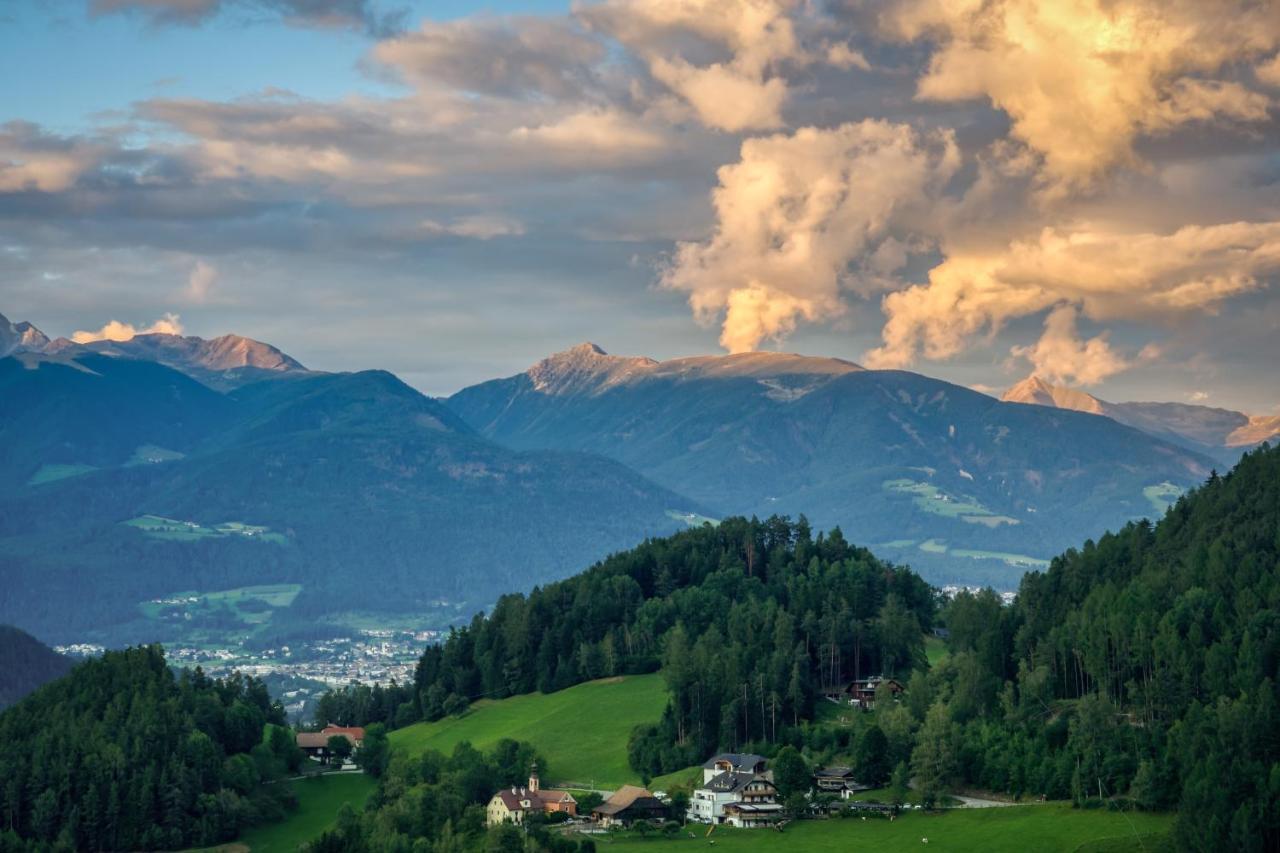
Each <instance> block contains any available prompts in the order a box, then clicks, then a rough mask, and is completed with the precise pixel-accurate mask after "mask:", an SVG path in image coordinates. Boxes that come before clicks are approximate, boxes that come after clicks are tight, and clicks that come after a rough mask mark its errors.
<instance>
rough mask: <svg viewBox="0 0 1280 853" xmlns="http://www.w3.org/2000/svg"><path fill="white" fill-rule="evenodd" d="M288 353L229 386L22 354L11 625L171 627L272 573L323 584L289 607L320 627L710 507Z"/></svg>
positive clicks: (0, 394)
mask: <svg viewBox="0 0 1280 853" xmlns="http://www.w3.org/2000/svg"><path fill="white" fill-rule="evenodd" d="M179 340H181V339H179ZM237 357H238V356H237ZM215 366H218V365H217V364H216V363H215ZM283 367H284V375H285V376H287V377H291V378H290V379H289V380H288V381H281V380H280V379H276V380H274V381H257V382H248V383H247V384H242V385H238V386H237V387H234V388H231V389H218V388H216V387H211V385H210V384H208V383H202V382H198V381H196V379H194V378H192V377H191V376H190V375H188V374H187V373H186V372H180V371H178V370H176V369H174V368H171V367H168V366H166V365H164V364H162V363H159V362H158V361H155V360H150V359H147V358H138V357H124V356H122V355H119V354H111V355H109V354H106V353H102V352H96V351H94V350H93V349H90V348H86V347H80V348H77V349H74V350H72V349H68V350H64V351H62V352H60V353H47V352H46V353H33V352H15V353H14V354H13V355H11V356H10V357H6V358H0V399H4V400H6V401H21V402H20V404H19V405H5V406H0V436H3V441H0V583H3V584H4V586H5V589H6V595H4V596H0V622H6V621H8V622H13V623H15V624H17V625H20V626H21V627H23V628H24V629H26V630H33V631H37V632H39V633H40V634H41V635H43V636H50V637H57V638H59V639H61V638H67V639H73V638H74V639H78V640H84V639H88V638H89V636H90V634H91V633H92V632H97V631H105V630H108V629H109V630H110V632H111V633H110V634H109V635H108V636H107V637H106V639H107V640H109V641H110V642H114V643H121V642H139V641H149V640H153V639H157V636H156V635H155V634H154V633H151V632H152V631H154V630H155V629H156V624H155V623H154V622H152V623H143V622H140V621H139V620H140V611H139V609H138V608H139V606H140V605H141V604H142V603H143V602H146V601H148V600H151V599H154V598H157V597H163V596H165V595H169V594H172V593H175V592H178V591H181V590H190V589H197V590H206V591H208V590H224V589H231V588H236V587H241V586H247V585H258V584H271V583H288V584H299V585H301V586H302V590H301V592H300V593H299V595H298V597H297V598H296V599H295V600H294V602H293V604H292V606H291V607H290V609H289V611H288V613H287V614H281V615H280V616H279V618H281V619H283V618H285V617H286V616H287V617H288V618H290V619H295V620H297V621H298V622H299V623H301V624H303V625H306V626H314V625H315V624H316V620H317V619H320V618H322V617H324V616H325V615H326V614H333V613H335V612H350V611H353V610H362V611H395V612H402V613H403V612H414V613H422V612H425V611H428V610H433V608H435V609H438V608H441V607H447V608H455V607H456V608H458V609H457V610H456V611H451V612H454V613H457V612H460V613H463V614H466V615H469V614H470V613H471V612H474V610H475V609H479V608H481V607H484V606H485V605H487V604H489V603H491V602H492V601H493V600H494V599H495V598H496V597H497V596H498V595H500V594H502V593H504V592H508V591H511V590H517V589H528V588H530V587H532V586H533V585H534V584H537V583H541V582H545V581H548V580H553V579H558V578H560V577H563V576H565V575H566V574H568V573H569V572H571V571H575V570H577V569H578V568H580V567H581V566H583V565H586V564H589V563H591V562H592V561H594V560H596V559H599V558H600V557H603V556H605V555H606V554H608V553H610V552H611V551H615V550H618V549H621V548H625V547H629V546H631V545H633V544H634V543H635V542H637V541H640V540H641V539H643V538H645V537H646V536H650V535H657V534H662V533H667V532H670V531H672V530H675V529H678V528H680V527H683V526H685V525H686V524H687V521H686V519H689V518H695V517H696V516H697V515H698V514H700V513H702V512H703V511H704V508H703V507H702V506H701V505H700V504H698V503H697V502H695V501H692V500H690V499H688V498H686V497H683V496H681V495H679V494H677V493H675V492H673V491H672V490H669V489H666V488H663V487H661V486H658V485H656V484H654V483H652V482H651V481H649V480H647V479H646V478H644V477H643V476H641V475H639V474H637V473H635V472H634V471H632V470H630V469H629V468H627V467H626V466H624V465H622V464H620V463H618V462H615V461H613V460H609V459H606V458H603V457H599V456H591V455H589V454H582V453H565V452H560V451H532V452H527V451H515V450H511V449H508V448H506V447H503V446H501V445H499V444H496V443H495V442H492V441H490V440H489V439H486V438H484V437H482V436H480V435H478V434H477V433H476V431H475V430H473V429H472V428H471V427H470V426H468V425H467V424H466V423H465V422H464V421H463V420H462V419H461V418H459V417H458V416H457V415H456V414H455V413H454V412H452V411H451V410H450V409H448V408H447V407H445V406H444V404H443V403H441V402H440V401H437V400H434V399H431V398H429V397H426V396H424V395H423V394H421V393H420V392H418V391H416V390H415V389H413V388H411V387H409V386H408V385H405V384H404V383H403V382H402V381H401V380H399V379H397V378H396V377H395V376H393V375H391V374H390V373H387V372H385V371H365V372H360V373H344V374H330V373H317V372H309V371H304V370H298V369H292V368H291V367H290V365H289V364H288V363H284V364H283ZM262 369H263V370H268V369H269V368H262ZM275 373H276V372H275V371H272V374H273V375H275ZM442 602H443V603H442ZM73 605H74V606H73ZM274 624H275V623H273V625H274ZM313 629H314V628H312V630H313ZM95 636H96V635H95Z"/></svg>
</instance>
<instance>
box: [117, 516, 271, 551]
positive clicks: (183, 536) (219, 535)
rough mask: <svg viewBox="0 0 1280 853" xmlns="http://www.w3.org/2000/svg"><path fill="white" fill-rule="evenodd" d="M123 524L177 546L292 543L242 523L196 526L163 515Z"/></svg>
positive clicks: (265, 529)
mask: <svg viewBox="0 0 1280 853" xmlns="http://www.w3.org/2000/svg"><path fill="white" fill-rule="evenodd" d="M121 523H122V524H126V525H128V526H129V527H135V528H137V529H138V530H141V531H142V532H143V533H144V534H146V535H147V536H150V537H151V538H153V539H169V540H172V541H175V542H196V541H199V540H201V539H225V538H228V537H231V536H239V537H243V538H245V539H257V540H259V541H262V542H272V543H275V544H276V545H284V544H286V543H287V542H288V541H289V540H287V539H286V538H285V537H284V536H282V535H281V534H279V533H272V532H271V528H269V527H263V526H261V525H256V524H244V523H243V522H239V521H224V522H222V523H221V524H215V525H212V526H208V525H203V524H197V523H196V522H194V521H182V520H180V519H176V518H165V517H164V516H161V515H142V516H139V517H137V518H131V519H129V520H128V521H125V522H121Z"/></svg>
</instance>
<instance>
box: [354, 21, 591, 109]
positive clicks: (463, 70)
mask: <svg viewBox="0 0 1280 853" xmlns="http://www.w3.org/2000/svg"><path fill="white" fill-rule="evenodd" d="M373 56H374V58H375V59H376V60H377V61H379V62H381V63H384V64H385V65H387V66H390V67H392V68H394V69H396V70H397V71H398V72H399V73H400V74H401V75H402V76H404V77H405V78H407V79H409V80H411V81H413V82H414V83H416V84H417V85H425V86H435V87H444V88H446V89H452V90H457V91H462V92H473V93H482V94H486V95H496V96H501V97H509V98H529V97H550V98H567V97H574V98H576V97H579V96H582V95H584V94H586V93H587V92H589V91H590V90H593V89H595V88H598V87H599V86H600V85H601V81H600V80H599V79H598V74H599V72H598V66H599V64H600V62H601V60H602V59H603V58H604V56H605V45H604V43H603V41H602V40H601V39H600V38H599V37H597V36H594V35H592V34H590V33H588V32H585V31H584V30H582V29H581V28H580V27H577V26H575V25H574V23H573V21H572V20H570V19H565V18H542V17H532V16H522V17H506V18H474V19H473V18H463V19H460V20H457V21H447V22H443V23H441V22H436V21H425V22H424V23H423V24H422V27H421V29H420V30H419V31H418V32H414V33H406V34H404V35H401V36H399V37H397V38H394V39H390V40H387V41H384V42H381V43H379V44H378V45H377V47H375V48H374V51H373Z"/></svg>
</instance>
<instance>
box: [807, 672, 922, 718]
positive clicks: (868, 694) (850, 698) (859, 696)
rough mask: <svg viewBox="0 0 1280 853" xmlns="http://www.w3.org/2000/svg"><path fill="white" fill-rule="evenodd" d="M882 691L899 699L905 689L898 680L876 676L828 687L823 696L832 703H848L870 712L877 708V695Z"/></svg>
mask: <svg viewBox="0 0 1280 853" xmlns="http://www.w3.org/2000/svg"><path fill="white" fill-rule="evenodd" d="M880 690H885V691H888V695H889V696H891V697H892V698H894V699H897V698H898V696H899V695H900V694H901V693H902V691H903V690H904V688H903V686H902V682H900V681H898V680H897V679H896V678H885V677H884V676H882V675H876V676H873V677H871V678H857V679H854V680H853V681H850V682H849V683H848V684H829V685H826V686H824V687H823V688H822V695H823V696H825V697H826V698H827V699H829V700H831V701H832V702H839V703H844V702H848V703H849V704H850V705H856V706H857V707H859V708H862V709H863V710H870V709H872V708H874V707H875V706H876V693H877V692H878V691H880Z"/></svg>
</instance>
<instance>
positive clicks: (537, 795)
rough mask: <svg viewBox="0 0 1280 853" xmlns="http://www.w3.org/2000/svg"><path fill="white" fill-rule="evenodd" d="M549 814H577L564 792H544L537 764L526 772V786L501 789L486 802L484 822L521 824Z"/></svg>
mask: <svg viewBox="0 0 1280 853" xmlns="http://www.w3.org/2000/svg"><path fill="white" fill-rule="evenodd" d="M552 812H564V813H565V814H567V815H570V816H574V815H576V814H577V813H578V801H577V800H575V799H574V798H573V794H570V793H569V792H568V791H557V790H554V789H551V788H548V789H546V790H544V789H543V788H542V785H541V783H540V781H539V779H538V765H536V764H535V765H534V766H533V769H532V770H531V771H530V773H529V784H528V785H527V786H524V787H520V788H517V787H511V788H503V789H502V790H501V791H498V792H497V793H495V794H494V795H493V796H492V797H491V798H490V799H489V805H488V807H487V808H486V809H485V822H486V823H488V825H489V826H495V825H497V824H500V823H514V824H523V823H524V822H525V819H526V818H527V817H528V816H529V815H532V814H551V813H552Z"/></svg>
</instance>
